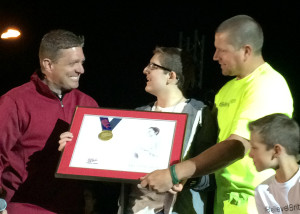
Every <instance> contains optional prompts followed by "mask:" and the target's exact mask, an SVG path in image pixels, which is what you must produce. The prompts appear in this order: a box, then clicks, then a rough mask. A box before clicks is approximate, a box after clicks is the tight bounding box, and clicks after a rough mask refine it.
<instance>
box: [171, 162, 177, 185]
mask: <svg viewBox="0 0 300 214" xmlns="http://www.w3.org/2000/svg"><path fill="white" fill-rule="evenodd" d="M175 166H176V164H174V165H172V166H171V167H170V172H171V177H172V183H173V184H178V183H179V180H178V177H177V174H176V171H175Z"/></svg>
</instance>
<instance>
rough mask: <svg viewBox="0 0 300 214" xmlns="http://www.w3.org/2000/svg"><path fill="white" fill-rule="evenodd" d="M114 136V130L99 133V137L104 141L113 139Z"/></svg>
mask: <svg viewBox="0 0 300 214" xmlns="http://www.w3.org/2000/svg"><path fill="white" fill-rule="evenodd" d="M112 137H113V134H112V131H102V132H100V134H99V135H98V138H99V139H100V140H104V141H107V140H110V139H112Z"/></svg>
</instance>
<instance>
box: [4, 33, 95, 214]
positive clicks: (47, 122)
mask: <svg viewBox="0 0 300 214" xmlns="http://www.w3.org/2000/svg"><path fill="white" fill-rule="evenodd" d="M83 45H84V38H83V37H80V36H76V35H75V34H74V33H72V32H69V31H65V30H54V31H50V32H49V33H47V34H46V35H44V37H43V38H42V41H41V44H40V49H39V59H40V67H41V69H40V70H38V71H36V72H35V73H34V74H33V75H32V76H31V80H30V81H29V82H28V83H25V84H23V85H21V86H19V87H16V88H14V89H12V90H10V91H9V92H7V93H6V94H4V95H3V96H2V97H1V98H0V121H1V123H0V133H1V135H0V198H4V199H5V200H6V201H7V212H8V213H9V214H20V213H22V214H27V213H30V214H34V213H39V214H50V213H63V214H69V213H70V214H71V213H72V214H76V213H84V210H83V209H84V200H83V192H82V190H83V189H82V188H81V184H82V182H80V181H77V180H68V179H59V178H54V174H55V171H56V167H57V164H58V160H59V156H60V152H59V151H58V150H57V148H58V143H57V142H58V140H59V135H60V134H61V133H62V132H64V131H67V130H68V127H69V123H70V122H71V119H72V116H73V113H74V110H75V107H76V106H77V105H80V106H90V107H98V104H97V102H96V101H95V100H94V99H93V98H91V97H90V96H88V95H86V94H84V93H82V92H81V91H79V90H78V89H77V87H78V86H79V79H80V76H81V75H82V74H83V73H84V68H83V65H82V64H83V62H84V60H85V57H84V54H83Z"/></svg>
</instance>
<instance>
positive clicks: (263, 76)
mask: <svg viewBox="0 0 300 214" xmlns="http://www.w3.org/2000/svg"><path fill="white" fill-rule="evenodd" d="M262 46H263V32H262V29H261V27H260V25H259V24H258V23H257V22H256V21H255V20H254V19H253V18H251V17H249V16H246V15H238V16H234V17H232V18H230V19H227V20H225V21H224V22H223V23H221V25H220V26H219V27H218V28H217V30H216V33H215V47H216V51H215V54H214V57H213V59H214V60H215V61H218V62H219V64H220V65H221V69H222V74H223V75H224V76H234V77H235V78H234V79H232V80H230V81H229V82H228V83H226V84H225V85H224V86H223V87H222V88H221V90H220V91H219V92H218V94H217V95H216V97H215V110H216V113H217V119H218V125H219V130H220V132H219V137H218V143H217V144H216V145H214V146H212V147H211V148H209V149H207V150H206V151H204V152H203V153H201V154H199V155H198V156H196V157H195V158H192V159H189V160H187V161H184V162H181V163H179V164H176V167H175V170H174V168H173V169H172V170H169V169H165V170H157V171H154V172H152V173H150V174H148V175H147V176H146V177H144V178H142V182H141V185H142V186H143V187H145V186H149V187H150V188H152V189H154V190H157V191H159V192H164V191H168V190H170V189H171V188H172V189H173V190H175V191H180V190H181V188H182V185H180V184H179V185H177V184H176V183H177V182H178V181H179V180H185V179H187V178H190V177H197V176H201V175H205V174H208V173H213V172H215V174H216V181H217V193H216V198H215V209H214V212H215V213H216V214H222V213H226V214H229V213H230V214H235V213H238V214H243V213H250V214H253V213H257V211H256V206H255V202H254V189H255V187H256V186H257V185H258V184H259V183H260V182H262V181H263V180H265V179H266V178H268V177H269V176H271V175H273V174H274V172H273V171H263V172H261V173H258V172H257V171H256V169H255V167H254V165H253V162H252V160H251V159H250V158H249V156H248V151H249V148H250V144H249V138H250V133H249V131H248V129H247V124H248V122H249V121H252V120H256V119H258V118H260V117H263V116H265V115H268V114H272V113H285V114H287V115H289V116H290V117H291V116H292V114H293V99H292V96H291V93H290V90H289V87H288V85H287V83H286V81H285V79H284V78H283V77H282V76H281V75H280V74H279V73H278V72H276V71H275V70H274V69H273V68H272V67H271V66H270V65H269V64H268V63H266V62H265V61H264V59H263V57H262V53H261V50H262Z"/></svg>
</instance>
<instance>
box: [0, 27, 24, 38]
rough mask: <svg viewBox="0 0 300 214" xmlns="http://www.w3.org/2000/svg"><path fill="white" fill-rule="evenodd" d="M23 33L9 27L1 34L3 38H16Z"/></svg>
mask: <svg viewBox="0 0 300 214" xmlns="http://www.w3.org/2000/svg"><path fill="white" fill-rule="evenodd" d="M20 35H21V33H20V31H19V30H17V29H14V28H9V29H7V31H6V32H3V33H2V34H1V39H14V38H18V37H19V36H20Z"/></svg>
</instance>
